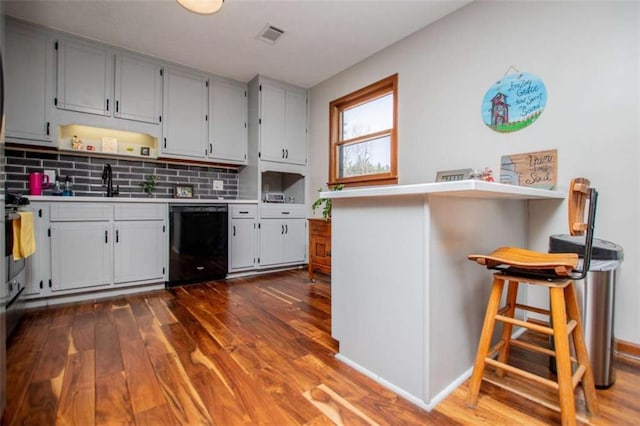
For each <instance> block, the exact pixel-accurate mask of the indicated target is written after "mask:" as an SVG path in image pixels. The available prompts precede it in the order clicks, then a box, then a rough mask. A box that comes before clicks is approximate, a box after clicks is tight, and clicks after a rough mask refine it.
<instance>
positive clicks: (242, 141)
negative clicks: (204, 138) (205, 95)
mask: <svg viewBox="0 0 640 426" xmlns="http://www.w3.org/2000/svg"><path fill="white" fill-rule="evenodd" d="M208 154H209V158H211V159H213V160H220V161H223V162H232V163H239V164H246V163H247V86H246V85H244V84H241V83H237V82H234V81H229V80H224V79H221V78H217V77H212V78H211V79H210V81H209V153H208Z"/></svg>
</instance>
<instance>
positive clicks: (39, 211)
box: [38, 209, 42, 217]
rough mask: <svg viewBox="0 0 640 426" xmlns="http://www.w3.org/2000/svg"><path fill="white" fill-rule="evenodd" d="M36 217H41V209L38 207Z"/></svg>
mask: <svg viewBox="0 0 640 426" xmlns="http://www.w3.org/2000/svg"><path fill="white" fill-rule="evenodd" d="M38 217H42V209H38Z"/></svg>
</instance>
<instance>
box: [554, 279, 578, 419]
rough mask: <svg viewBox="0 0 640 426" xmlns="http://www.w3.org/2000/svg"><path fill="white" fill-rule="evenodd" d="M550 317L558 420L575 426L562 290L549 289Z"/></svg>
mask: <svg viewBox="0 0 640 426" xmlns="http://www.w3.org/2000/svg"><path fill="white" fill-rule="evenodd" d="M549 291H550V293H551V316H552V320H553V341H554V343H555V350H556V365H557V368H558V387H559V389H558V396H559V399H560V418H561V420H562V424H563V425H575V424H576V407H575V398H574V395H573V383H572V380H571V360H570V358H569V336H568V335H567V315H566V308H565V298H564V289H563V288H562V287H551V288H550V289H549Z"/></svg>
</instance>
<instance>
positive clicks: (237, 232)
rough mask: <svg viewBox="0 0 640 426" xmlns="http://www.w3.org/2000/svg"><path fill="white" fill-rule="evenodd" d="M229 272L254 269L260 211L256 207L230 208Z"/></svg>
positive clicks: (241, 206)
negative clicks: (257, 223)
mask: <svg viewBox="0 0 640 426" xmlns="http://www.w3.org/2000/svg"><path fill="white" fill-rule="evenodd" d="M229 215H230V216H231V220H230V221H229V272H237V271H244V270H249V269H254V268H255V266H256V242H257V229H256V228H257V226H256V220H257V217H258V209H257V207H256V206H247V205H235V206H234V205H231V206H229Z"/></svg>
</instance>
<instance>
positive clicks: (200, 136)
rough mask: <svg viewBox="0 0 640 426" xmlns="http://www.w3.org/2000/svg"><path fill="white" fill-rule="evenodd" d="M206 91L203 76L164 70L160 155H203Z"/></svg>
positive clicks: (205, 134)
mask: <svg viewBox="0 0 640 426" xmlns="http://www.w3.org/2000/svg"><path fill="white" fill-rule="evenodd" d="M207 93H208V92H207V80H206V78H204V77H203V76H199V75H194V74H191V73H188V72H186V71H181V70H175V69H171V68H168V69H165V71H164V115H163V119H162V122H163V132H164V139H163V145H162V153H163V155H165V154H168V155H169V156H176V157H187V158H199V159H203V158H204V157H205V155H206V152H205V150H206V148H205V145H206V144H207V123H206V115H207V109H208V108H207V101H208V99H207Z"/></svg>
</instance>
